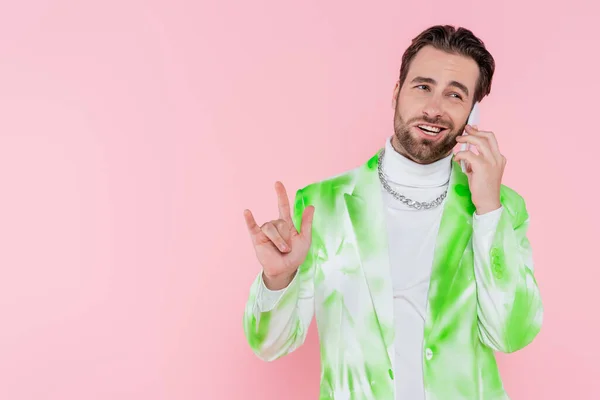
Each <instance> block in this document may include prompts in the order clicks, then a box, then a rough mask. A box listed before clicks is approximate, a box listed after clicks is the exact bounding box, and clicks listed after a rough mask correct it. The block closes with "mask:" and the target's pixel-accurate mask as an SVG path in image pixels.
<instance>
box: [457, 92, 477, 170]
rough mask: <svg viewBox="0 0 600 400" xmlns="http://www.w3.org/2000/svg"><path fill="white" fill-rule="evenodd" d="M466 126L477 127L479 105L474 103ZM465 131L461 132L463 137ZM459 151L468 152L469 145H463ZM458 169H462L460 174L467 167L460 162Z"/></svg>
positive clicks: (463, 162)
mask: <svg viewBox="0 0 600 400" xmlns="http://www.w3.org/2000/svg"><path fill="white" fill-rule="evenodd" d="M467 124H468V125H471V126H473V125H479V103H478V102H476V103H475V104H474V105H473V109H472V110H471V114H469V119H468V120H467ZM466 134H467V131H466V130H465V131H464V132H463V135H466ZM460 150H461V151H464V150H469V143H463V144H462V145H461V147H460ZM460 167H461V168H462V172H467V167H466V166H465V160H460Z"/></svg>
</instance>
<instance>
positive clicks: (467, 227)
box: [425, 160, 475, 333]
mask: <svg viewBox="0 0 600 400" xmlns="http://www.w3.org/2000/svg"><path fill="white" fill-rule="evenodd" d="M474 211H475V206H474V205H473V203H472V201H471V192H470V190H469V182H468V178H467V176H466V175H465V174H464V173H463V172H462V170H461V168H460V164H458V163H457V162H456V161H454V160H453V161H452V173H451V176H450V182H449V187H448V194H447V196H446V201H445V203H444V210H443V212H442V219H441V222H440V228H439V232H438V236H437V240H436V246H435V253H434V258H433V266H432V270H431V281H430V287H429V294H428V303H427V304H428V318H427V321H426V325H425V332H428V333H431V332H432V329H431V328H432V327H434V326H435V323H436V322H437V321H438V320H439V319H440V317H442V316H443V315H444V312H443V310H444V307H445V305H446V304H448V301H449V300H450V299H454V298H456V296H458V295H460V290H462V289H461V288H464V285H463V282H461V279H460V276H459V265H460V260H461V258H462V256H463V254H464V251H465V248H466V247H467V245H468V244H469V242H470V240H471V236H472V233H473V229H472V225H471V224H472V215H473V212H474Z"/></svg>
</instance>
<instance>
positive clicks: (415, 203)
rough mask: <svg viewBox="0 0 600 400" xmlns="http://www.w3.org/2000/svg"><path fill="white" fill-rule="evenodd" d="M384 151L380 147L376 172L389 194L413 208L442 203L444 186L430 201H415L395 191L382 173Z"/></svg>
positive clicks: (428, 206) (426, 208) (418, 208)
mask: <svg viewBox="0 0 600 400" xmlns="http://www.w3.org/2000/svg"><path fill="white" fill-rule="evenodd" d="M384 153H385V149H381V151H380V152H379V158H378V161H377V172H378V173H379V180H380V181H381V184H382V185H383V187H384V188H385V190H386V191H387V192H388V193H389V194H391V195H392V196H394V198H395V199H396V200H398V201H400V202H402V203H403V204H405V205H407V206H409V207H412V208H415V209H417V210H421V209H425V210H428V209H431V208H435V207H437V206H439V205H440V204H442V202H443V201H444V199H445V198H446V194H447V193H448V188H446V190H444V193H442V194H441V195H440V196H439V197H438V198H437V199H435V200H433V201H430V202H419V201H415V200H411V199H409V198H408V197H406V196H404V195H402V194H400V193H398V192H396V191H395V190H394V189H392V188H391V187H390V185H389V184H388V182H387V179H385V174H384V173H383V156H384Z"/></svg>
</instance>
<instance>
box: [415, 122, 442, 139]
mask: <svg viewBox="0 0 600 400" xmlns="http://www.w3.org/2000/svg"><path fill="white" fill-rule="evenodd" d="M417 128H419V129H420V130H421V132H423V133H424V134H426V135H429V136H437V135H439V134H440V132H442V131H445V130H446V129H447V128H443V127H440V126H434V125H428V124H420V125H417Z"/></svg>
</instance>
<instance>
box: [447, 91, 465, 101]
mask: <svg viewBox="0 0 600 400" xmlns="http://www.w3.org/2000/svg"><path fill="white" fill-rule="evenodd" d="M450 97H454V98H456V99H459V100H462V96H461V95H460V94H458V93H456V92H453V93H450Z"/></svg>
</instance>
